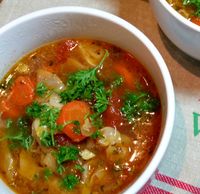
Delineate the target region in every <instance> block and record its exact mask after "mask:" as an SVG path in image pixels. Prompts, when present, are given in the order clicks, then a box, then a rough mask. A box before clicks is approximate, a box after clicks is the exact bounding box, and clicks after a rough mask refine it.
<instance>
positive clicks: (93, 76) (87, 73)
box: [60, 50, 109, 113]
mask: <svg viewBox="0 0 200 194" xmlns="http://www.w3.org/2000/svg"><path fill="white" fill-rule="evenodd" d="M108 56H109V53H108V51H107V50H106V52H105V55H104V56H103V58H102V60H101V62H100V63H99V65H97V66H96V67H95V68H92V69H87V70H81V71H78V72H75V73H73V74H71V75H70V76H69V77H68V80H67V88H66V90H65V91H63V92H61V94H60V96H61V99H62V102H69V101H72V100H75V99H81V100H90V101H91V100H93V101H94V104H95V105H94V107H95V111H97V112H98V113H102V112H103V111H105V110H106V108H107V105H108V99H107V98H108V95H109V94H108V92H106V89H105V87H104V84H103V82H102V81H101V80H99V79H98V77H97V71H98V69H99V68H101V66H102V64H103V63H104V61H105V59H106V58H107V57H108Z"/></svg>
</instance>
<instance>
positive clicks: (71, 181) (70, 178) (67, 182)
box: [61, 174, 79, 190]
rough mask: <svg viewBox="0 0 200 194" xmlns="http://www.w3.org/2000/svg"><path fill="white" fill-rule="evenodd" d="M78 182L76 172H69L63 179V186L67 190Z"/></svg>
mask: <svg viewBox="0 0 200 194" xmlns="http://www.w3.org/2000/svg"><path fill="white" fill-rule="evenodd" d="M78 183H79V179H78V178H77V177H76V176H75V175H74V174H69V175H66V176H65V177H64V178H63V179H62V181H61V186H62V187H63V188H65V189H67V190H72V189H73V188H74V187H75V186H76V185H77V184H78Z"/></svg>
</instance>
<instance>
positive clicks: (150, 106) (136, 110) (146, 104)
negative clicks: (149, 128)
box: [121, 92, 160, 121]
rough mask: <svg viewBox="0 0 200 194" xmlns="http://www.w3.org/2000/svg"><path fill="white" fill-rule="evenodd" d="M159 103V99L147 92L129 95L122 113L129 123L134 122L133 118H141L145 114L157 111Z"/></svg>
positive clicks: (126, 97)
mask: <svg viewBox="0 0 200 194" xmlns="http://www.w3.org/2000/svg"><path fill="white" fill-rule="evenodd" d="M159 103H160V102H159V100H158V99H157V98H154V97H152V96H151V95H150V94H149V93H146V92H139V93H128V94H127V95H126V96H125V101H124V105H123V107H122V109H121V111H122V113H123V115H124V116H125V117H126V118H127V119H128V120H129V121H132V119H133V118H135V117H140V116H141V115H142V114H143V113H145V112H153V111H155V110H156V109H157V107H158V106H159Z"/></svg>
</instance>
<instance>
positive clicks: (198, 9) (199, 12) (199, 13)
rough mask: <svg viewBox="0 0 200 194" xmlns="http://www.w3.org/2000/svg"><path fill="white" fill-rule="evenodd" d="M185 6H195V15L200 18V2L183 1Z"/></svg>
mask: <svg viewBox="0 0 200 194" xmlns="http://www.w3.org/2000/svg"><path fill="white" fill-rule="evenodd" d="M183 5H186V6H187V5H193V6H195V7H196V12H195V15H196V16H198V17H200V0H183Z"/></svg>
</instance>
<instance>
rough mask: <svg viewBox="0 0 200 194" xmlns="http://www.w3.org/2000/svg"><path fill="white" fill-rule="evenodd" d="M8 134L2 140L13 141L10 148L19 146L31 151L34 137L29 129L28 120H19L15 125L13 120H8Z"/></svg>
mask: <svg viewBox="0 0 200 194" xmlns="http://www.w3.org/2000/svg"><path fill="white" fill-rule="evenodd" d="M6 127H7V131H6V132H7V134H6V135H5V136H4V137H2V138H1V139H0V141H3V140H9V141H11V144H10V146H11V147H13V148H15V147H17V146H18V145H19V146H21V147H23V148H25V149H27V150H28V149H29V148H30V147H31V145H32V143H33V137H32V136H31V132H30V129H29V123H28V120H27V119H26V118H19V119H18V120H17V121H16V122H15V123H13V121H12V122H11V120H7V124H6Z"/></svg>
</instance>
